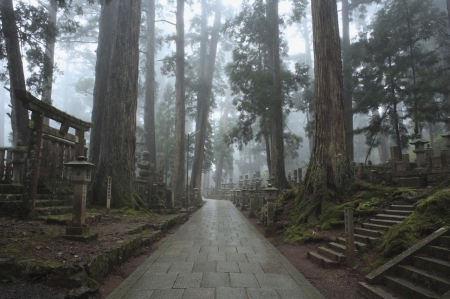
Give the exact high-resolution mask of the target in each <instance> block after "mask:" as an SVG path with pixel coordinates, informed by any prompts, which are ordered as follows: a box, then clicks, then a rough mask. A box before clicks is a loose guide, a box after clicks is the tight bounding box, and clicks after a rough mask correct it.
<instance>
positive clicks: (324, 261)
mask: <svg viewBox="0 0 450 299" xmlns="http://www.w3.org/2000/svg"><path fill="white" fill-rule="evenodd" d="M307 256H308V259H310V260H311V261H313V262H314V263H316V264H319V265H321V266H322V267H324V268H331V267H335V266H337V265H339V264H338V263H337V262H335V261H332V260H330V259H328V258H326V257H324V256H322V255H320V254H319V253H317V252H315V251H310V252H308V253H307Z"/></svg>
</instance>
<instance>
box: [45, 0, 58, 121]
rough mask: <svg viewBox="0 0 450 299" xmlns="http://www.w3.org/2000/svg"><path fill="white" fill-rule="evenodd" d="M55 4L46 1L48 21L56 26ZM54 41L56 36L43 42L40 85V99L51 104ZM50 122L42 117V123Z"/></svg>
mask: <svg viewBox="0 0 450 299" xmlns="http://www.w3.org/2000/svg"><path fill="white" fill-rule="evenodd" d="M57 9H58V8H57V6H56V3H55V2H54V1H49V3H48V18H49V23H51V24H52V25H53V26H55V27H56V12H57ZM55 43H56V36H51V37H49V38H47V40H46V43H45V56H44V74H43V82H44V83H43V86H42V98H41V100H42V101H43V102H45V103H47V104H50V105H52V88H53V64H54V61H55ZM49 123H50V121H49V119H48V118H44V124H46V125H48V124H49Z"/></svg>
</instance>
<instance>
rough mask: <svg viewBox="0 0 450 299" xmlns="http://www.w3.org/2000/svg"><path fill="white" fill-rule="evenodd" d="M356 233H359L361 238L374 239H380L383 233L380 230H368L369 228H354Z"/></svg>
mask: <svg viewBox="0 0 450 299" xmlns="http://www.w3.org/2000/svg"><path fill="white" fill-rule="evenodd" d="M354 231H355V233H357V234H358V235H361V236H368V237H373V238H378V237H380V236H381V235H382V234H383V233H382V232H381V231H379V230H373V229H367V228H360V227H355V228H354Z"/></svg>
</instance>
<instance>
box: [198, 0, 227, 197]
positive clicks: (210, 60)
mask: <svg viewBox="0 0 450 299" xmlns="http://www.w3.org/2000/svg"><path fill="white" fill-rule="evenodd" d="M221 17H222V1H221V0H218V1H216V11H215V17H214V25H213V29H212V34H211V45H210V50H209V54H208V56H207V57H205V59H206V69H205V76H204V77H203V82H202V84H201V85H200V91H199V97H198V99H197V101H198V105H197V109H198V110H197V123H196V131H197V130H200V132H199V134H198V135H196V138H195V152H194V160H193V164H192V175H191V186H192V187H196V188H198V190H199V192H200V191H201V187H202V186H201V182H202V173H203V167H202V166H203V157H204V153H205V141H206V134H207V127H208V119H209V110H210V107H211V96H212V83H213V77H214V69H215V64H216V54H217V45H218V43H219V37H220V27H221V23H220V20H221Z"/></svg>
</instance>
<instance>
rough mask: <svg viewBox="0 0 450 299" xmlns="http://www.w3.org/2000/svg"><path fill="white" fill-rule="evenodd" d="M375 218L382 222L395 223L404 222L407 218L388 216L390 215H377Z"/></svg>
mask: <svg viewBox="0 0 450 299" xmlns="http://www.w3.org/2000/svg"><path fill="white" fill-rule="evenodd" d="M375 218H377V219H382V220H393V221H400V222H401V221H403V220H405V219H406V216H397V215H388V214H376V215H375Z"/></svg>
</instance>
